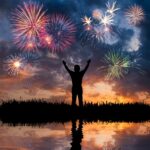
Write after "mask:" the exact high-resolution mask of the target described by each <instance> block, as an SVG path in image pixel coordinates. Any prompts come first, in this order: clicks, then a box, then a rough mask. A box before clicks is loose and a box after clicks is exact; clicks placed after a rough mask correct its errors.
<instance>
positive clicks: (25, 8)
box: [12, 2, 48, 50]
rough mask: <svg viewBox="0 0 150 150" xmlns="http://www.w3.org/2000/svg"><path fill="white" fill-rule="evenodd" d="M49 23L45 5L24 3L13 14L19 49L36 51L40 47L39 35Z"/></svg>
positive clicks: (16, 41) (13, 28)
mask: <svg viewBox="0 0 150 150" xmlns="http://www.w3.org/2000/svg"><path fill="white" fill-rule="evenodd" d="M47 23H48V17H47V16H45V11H44V10H43V5H40V4H38V3H34V2H29V3H26V2H24V3H23V5H22V6H18V8H17V9H16V10H15V11H14V12H13V13H12V32H13V36H14V42H15V44H16V45H17V46H18V48H21V49H25V50H35V49H37V47H38V43H39V35H40V32H41V31H42V30H43V28H45V27H46V25H47Z"/></svg>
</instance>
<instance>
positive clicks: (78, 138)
mask: <svg viewBox="0 0 150 150" xmlns="http://www.w3.org/2000/svg"><path fill="white" fill-rule="evenodd" d="M82 128H83V121H82V120H81V119H80V120H79V126H78V127H77V121H76V120H72V130H71V131H72V143H71V145H72V146H71V150H81V142H82V138H83V133H82Z"/></svg>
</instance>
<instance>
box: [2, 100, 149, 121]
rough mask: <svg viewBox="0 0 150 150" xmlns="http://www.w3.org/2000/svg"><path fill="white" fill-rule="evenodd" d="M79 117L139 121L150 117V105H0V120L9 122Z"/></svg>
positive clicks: (83, 118) (26, 102) (90, 119)
mask: <svg viewBox="0 0 150 150" xmlns="http://www.w3.org/2000/svg"><path fill="white" fill-rule="evenodd" d="M74 119H75V120H76V119H82V120H84V121H87V122H92V121H98V120H99V121H107V122H109V121H117V122H118V121H120V122H121V121H125V122H142V121H149V120H150V106H149V105H146V104H143V103H127V104H123V103H115V104H114V103H103V104H92V103H85V104H84V107H83V108H82V109H81V108H79V107H75V108H72V106H71V105H69V104H65V103H48V102H46V101H35V100H34V101H21V102H17V101H9V102H3V103H2V104H1V105H0V120H1V121H2V122H3V123H10V124H19V123H20V124H28V123H29V124H42V123H48V122H61V123H63V122H67V121H70V120H74Z"/></svg>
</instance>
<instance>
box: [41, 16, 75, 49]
mask: <svg viewBox="0 0 150 150" xmlns="http://www.w3.org/2000/svg"><path fill="white" fill-rule="evenodd" d="M75 32H76V27H75V25H74V24H73V22H72V21H71V20H70V19H68V18H67V17H66V16H64V15H60V14H53V15H50V17H49V24H48V26H47V29H46V31H44V32H43V34H42V36H41V39H42V40H41V42H42V44H43V45H44V46H45V47H48V48H49V49H50V50H52V51H63V50H64V49H66V48H69V47H70V46H71V44H72V43H73V42H74V41H75Z"/></svg>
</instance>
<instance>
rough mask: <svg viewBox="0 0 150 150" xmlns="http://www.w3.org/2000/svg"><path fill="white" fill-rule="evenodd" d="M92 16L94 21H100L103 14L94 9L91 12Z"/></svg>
mask: <svg viewBox="0 0 150 150" xmlns="http://www.w3.org/2000/svg"><path fill="white" fill-rule="evenodd" d="M92 16H93V18H94V19H97V20H100V19H101V18H102V16H103V14H102V12H101V10H99V9H94V10H93V12H92Z"/></svg>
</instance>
